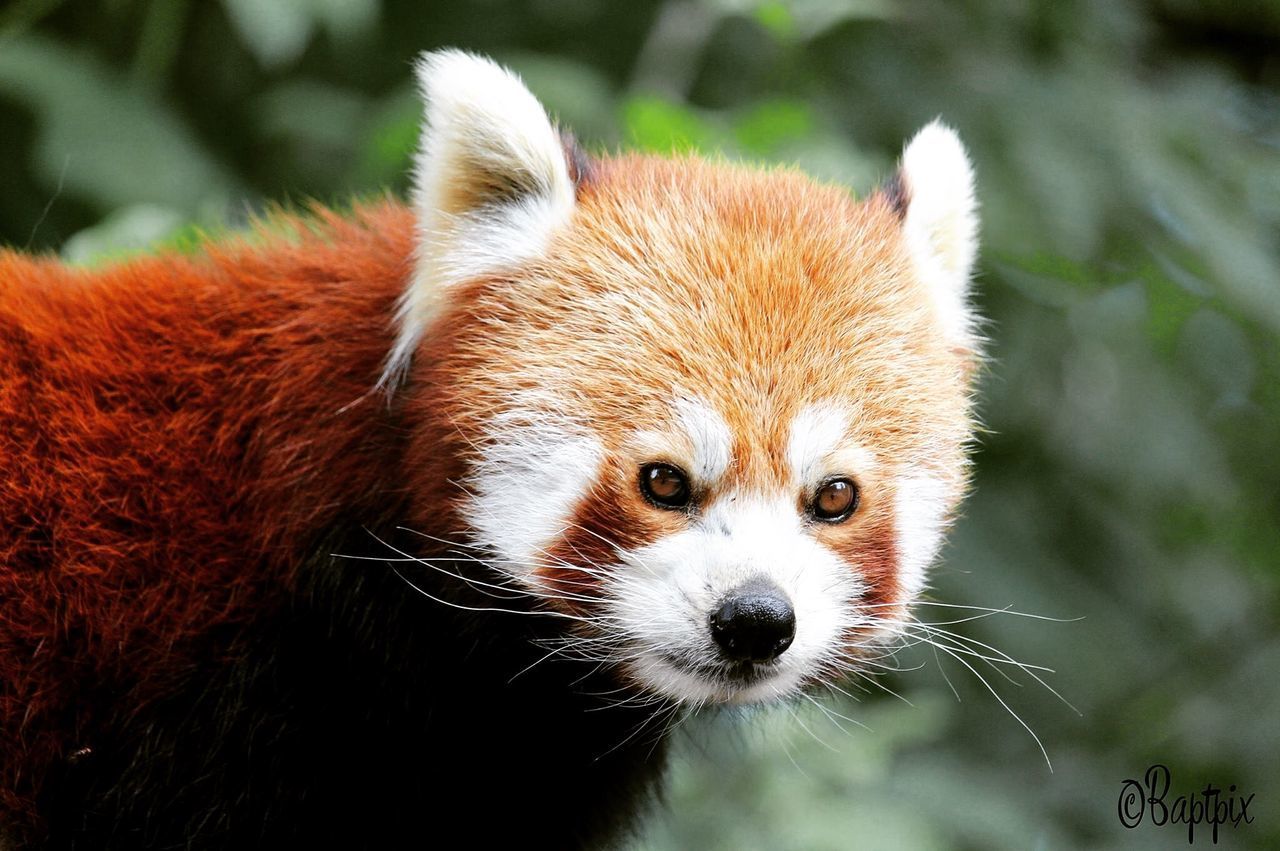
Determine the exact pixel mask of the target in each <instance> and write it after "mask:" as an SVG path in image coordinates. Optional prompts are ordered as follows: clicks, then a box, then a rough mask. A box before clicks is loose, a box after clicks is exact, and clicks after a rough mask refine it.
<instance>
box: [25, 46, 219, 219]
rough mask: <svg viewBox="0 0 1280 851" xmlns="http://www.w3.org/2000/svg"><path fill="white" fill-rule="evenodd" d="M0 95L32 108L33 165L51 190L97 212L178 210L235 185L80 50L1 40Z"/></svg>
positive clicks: (169, 119) (171, 121)
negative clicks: (35, 133) (35, 131)
mask: <svg viewBox="0 0 1280 851" xmlns="http://www.w3.org/2000/svg"><path fill="white" fill-rule="evenodd" d="M0 93H3V94H7V95H9V96H11V97H13V98H15V99H17V100H19V101H20V102H22V103H24V104H26V105H27V106H28V107H29V108H30V109H31V110H32V111H33V112H34V113H35V114H36V116H37V121H38V124H39V128H40V135H39V140H38V144H37V146H36V150H35V154H36V160H35V163H34V165H35V167H36V168H37V169H38V170H39V173H40V175H41V178H42V180H43V182H44V183H45V184H46V185H47V186H49V187H50V188H51V189H53V188H55V187H62V188H63V189H64V190H65V191H67V192H70V193H73V194H77V195H83V196H85V197H87V198H89V199H91V200H92V201H94V202H95V203H97V204H99V205H101V206H102V207H103V208H106V209H110V208H112V207H118V206H124V205H129V204H137V203H155V204H158V205H161V206H167V207H171V208H173V209H177V210H182V211H185V212H187V213H194V212H195V210H196V208H197V206H198V205H199V203H200V202H201V201H202V200H204V199H207V198H209V197H212V196H225V195H227V194H229V193H232V192H235V191H236V190H235V187H236V185H237V182H236V180H235V178H234V177H232V176H231V175H230V174H228V173H227V172H226V171H225V170H224V169H223V168H222V167H221V166H220V165H219V164H218V163H216V162H215V161H214V160H213V158H212V157H211V156H210V155H209V153H208V151H206V150H205V148H204V147H203V145H201V144H200V142H199V141H198V140H197V139H196V138H195V136H194V135H193V134H192V133H191V131H190V130H189V129H188V128H187V127H186V126H185V125H184V124H183V123H182V122H181V121H180V120H178V119H177V118H176V117H175V116H174V115H173V113H172V112H171V111H170V110H168V109H166V108H165V107H164V105H163V104H161V103H160V102H158V101H157V100H155V99H154V98H152V97H151V96H150V95H149V94H147V93H145V92H143V91H139V90H138V89H136V88H134V87H133V86H132V85H131V84H130V83H129V81H128V80H127V79H125V78H123V77H121V76H120V75H118V74H115V73H112V72H110V71H108V70H107V69H105V68H103V67H102V66H101V65H100V64H98V63H97V62H96V61H95V60H94V59H92V58H90V56H89V55H87V54H86V53H85V52H83V51H80V50H75V49H71V48H67V47H63V46H61V45H59V44H56V43H54V42H51V41H48V40H45V39H43V38H39V37H36V36H23V37H20V38H15V39H12V40H9V41H6V42H5V43H4V45H3V47H0Z"/></svg>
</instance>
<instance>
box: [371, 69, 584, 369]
mask: <svg viewBox="0 0 1280 851" xmlns="http://www.w3.org/2000/svg"><path fill="white" fill-rule="evenodd" d="M417 72H418V85H419V88H420V90H421V92H422V97H423V101H424V103H425V107H426V108H425V115H426V121H425V126H424V128H423V133H422V143H421V149H420V150H419V152H418V154H417V156H416V157H415V160H414V186H413V191H412V196H413V204H414V208H415V210H416V212H417V219H418V221H417V234H418V245H417V252H416V258H415V259H416V264H415V267H414V270H413V274H412V278H411V279H410V281H409V282H408V286H407V288H406V289H405V291H404V293H403V295H402V296H401V300H400V305H399V308H398V311H397V317H396V319H397V322H398V324H399V335H398V337H397V339H396V343H395V347H394V348H393V350H392V352H391V354H390V357H389V358H388V361H387V366H386V368H385V370H384V373H383V376H382V379H381V381H380V383H381V384H382V385H384V386H386V385H388V384H389V383H392V382H394V380H395V379H396V378H397V377H399V375H401V374H402V373H403V372H404V370H405V369H406V368H407V366H408V363H409V361H410V359H411V358H412V356H413V353H414V351H415V350H416V348H417V346H418V341H419V340H420V339H421V337H422V333H423V331H424V329H425V328H426V326H427V325H428V324H429V323H430V321H431V319H432V318H433V316H434V315H435V313H436V311H437V310H438V309H439V304H440V302H441V299H442V297H443V294H444V292H445V291H446V290H447V289H448V288H449V287H450V286H452V285H453V284H456V283H459V282H462V281H466V280H469V279H472V278H475V277H478V276H480V275H483V274H486V273H490V272H496V271H501V270H503V269H507V268H510V267H512V266H514V265H517V264H519V263H521V262H523V261H526V260H529V259H531V258H535V257H538V256H541V255H542V254H543V253H545V251H546V247H547V243H548V242H549V241H550V239H551V236H552V234H553V233H554V232H555V231H556V230H557V229H558V228H560V227H561V226H562V225H564V223H565V222H567V221H568V219H569V217H570V215H571V214H572V212H573V208H574V185H573V180H572V179H571V178H570V177H569V167H568V163H567V162H566V160H565V154H564V148H563V146H562V143H561V140H560V136H559V134H558V133H557V132H556V130H555V128H554V127H553V126H552V125H551V119H550V118H548V117H547V113H546V111H545V110H544V109H543V108H542V105H541V104H539V103H538V101H537V99H536V98H535V97H534V96H533V94H532V93H531V92H530V91H529V90H528V89H527V88H525V86H524V84H523V83H522V82H521V81H520V78H519V77H517V76H516V75H515V74H513V73H511V72H510V71H508V70H506V69H505V68H503V67H501V66H499V65H497V64H495V63H493V62H491V61H489V60H488V59H482V58H480V57H478V56H473V55H471V54H468V53H464V52H462V51H458V50H442V51H437V52H435V53H428V54H426V55H425V56H423V57H422V59H421V60H419V62H418V65H417ZM513 187H514V190H513Z"/></svg>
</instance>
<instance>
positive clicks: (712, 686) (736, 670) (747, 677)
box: [633, 653, 801, 705]
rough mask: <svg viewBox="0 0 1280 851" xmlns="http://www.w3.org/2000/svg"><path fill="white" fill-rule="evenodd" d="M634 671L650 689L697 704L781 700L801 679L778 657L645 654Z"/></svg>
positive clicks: (738, 703)
mask: <svg viewBox="0 0 1280 851" xmlns="http://www.w3.org/2000/svg"><path fill="white" fill-rule="evenodd" d="M633 675H634V677H635V678H636V679H637V680H638V681H639V682H640V684H641V685H642V686H643V687H644V688H646V689H647V690H649V691H653V692H657V693H658V694H661V695H662V696H663V697H667V698H672V699H675V700H678V701H681V702H684V703H691V704H696V705H705V704H712V705H714V704H737V705H740V704H749V703H762V702H766V701H772V700H778V699H779V698H782V697H785V696H787V695H789V694H791V693H792V692H793V691H794V690H795V688H796V686H797V685H798V684H799V682H800V681H801V678H800V677H799V676H798V675H797V674H796V672H795V671H793V670H791V669H790V668H788V667H787V666H784V665H782V664H779V663H778V662H776V661H775V662H713V661H705V662H698V661H691V660H689V659H686V658H680V657H677V656H675V655H674V654H669V653H654V654H645V655H643V656H642V657H641V658H640V659H639V660H637V662H636V663H635V664H634V665H633Z"/></svg>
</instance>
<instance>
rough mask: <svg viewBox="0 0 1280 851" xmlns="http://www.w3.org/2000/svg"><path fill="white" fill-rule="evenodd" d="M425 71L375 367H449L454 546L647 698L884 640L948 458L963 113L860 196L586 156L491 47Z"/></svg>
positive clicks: (797, 178) (959, 432)
mask: <svg viewBox="0 0 1280 851" xmlns="http://www.w3.org/2000/svg"><path fill="white" fill-rule="evenodd" d="M486 75H488V77H489V79H488V80H487V82H484V81H482V82H483V85H480V90H478V91H473V92H468V91H465V88H466V85H467V81H468V80H470V81H475V80H477V79H479V78H484V77H485V76H486ZM422 77H423V82H424V88H425V90H426V94H427V98H428V130H427V134H428V135H427V137H426V142H425V147H424V152H423V154H422V162H421V163H420V168H419V172H420V175H423V176H424V178H423V183H422V184H421V185H420V186H419V191H418V192H419V194H418V205H419V215H420V228H421V233H422V235H423V237H422V239H423V244H422V246H421V247H420V258H419V267H418V270H417V272H416V276H415V280H414V282H413V283H412V284H411V286H410V289H409V291H408V292H407V293H406V299H405V302H404V309H403V311H402V317H401V320H402V322H403V323H404V324H403V326H402V333H401V345H400V346H399V347H398V349H397V352H396V353H395V354H393V359H392V363H391V366H390V368H389V373H388V374H389V375H390V376H393V375H394V374H395V373H397V372H401V371H407V370H412V371H413V373H414V374H415V375H418V376H419V377H421V378H422V379H423V380H424V381H426V382H428V383H430V384H432V385H433V386H442V385H443V386H448V387H452V388H456V391H455V392H454V393H453V394H452V395H451V396H449V398H448V399H447V400H445V401H444V402H441V403H438V404H439V409H438V410H436V411H434V412H432V416H436V417H439V418H441V419H442V420H444V421H447V423H448V426H447V428H448V429H452V430H454V431H456V433H457V434H458V435H460V436H461V440H462V444H463V445H464V446H465V447H466V449H465V452H464V455H465V459H466V460H465V471H464V472H463V473H462V479H461V481H460V482H459V484H460V486H461V488H460V492H459V496H458V499H457V503H456V511H457V513H458V515H459V517H460V518H461V519H462V520H463V521H464V522H465V524H466V526H467V528H468V533H467V534H468V537H469V539H470V540H469V542H468V543H470V544H471V545H472V546H476V547H480V548H482V549H483V550H484V551H485V552H486V553H487V554H488V555H489V560H490V562H491V565H492V567H494V568H495V569H497V570H498V571H501V572H502V573H504V574H505V575H506V576H507V577H508V578H509V579H510V581H512V582H514V583H516V584H517V585H518V586H519V587H520V588H522V589H523V590H524V591H525V592H526V593H529V594H532V595H535V596H537V597H539V598H540V599H541V600H542V601H544V605H545V606H547V607H549V608H550V609H551V610H553V611H556V612H559V613H560V614H562V615H563V616H565V618H566V619H567V622H568V623H569V624H571V629H569V630H568V631H567V633H566V635H565V638H564V642H565V648H564V652H566V653H567V654H570V655H574V654H576V655H581V656H585V657H587V658H591V659H599V660H601V661H606V662H608V663H611V664H613V665H614V666H616V669H617V670H618V672H619V675H620V676H621V677H622V678H624V679H625V680H627V681H629V682H631V683H634V684H636V685H638V686H639V687H640V688H641V689H643V690H644V691H645V692H647V693H650V694H654V695H658V696H661V697H664V698H672V699H676V700H681V701H687V702H690V703H695V704H698V703H720V702H751V701H758V700H766V699H771V698H775V697H780V696H784V695H787V694H789V693H792V692H794V691H796V690H797V689H799V688H802V687H803V686H805V685H807V684H811V683H814V682H819V681H825V680H829V679H832V678H837V677H839V676H841V675H842V674H843V673H846V672H848V671H849V670H851V669H856V668H857V666H858V665H859V664H860V662H864V661H865V660H868V659H869V658H870V657H873V656H875V655H878V654H881V653H882V652H883V649H882V647H883V643H884V642H885V641H886V639H889V638H892V637H893V636H894V635H896V634H897V633H898V631H899V629H898V627H899V625H900V624H901V623H902V622H903V620H904V619H905V618H906V617H908V612H909V607H910V604H911V602H912V600H913V599H914V598H915V597H916V595H918V594H919V593H920V591H921V590H922V589H923V587H924V583H925V571H926V568H927V567H928V564H929V563H930V561H931V560H932V559H933V557H934V556H935V554H936V552H937V550H938V547H939V545H940V543H941V539H942V533H943V531H944V529H945V526H946V524H947V523H948V520H949V517H950V515H951V512H952V511H953V509H954V507H955V504H956V503H957V501H958V499H959V497H960V495H961V492H962V491H963V488H964V484H965V445H966V443H967V441H968V439H969V436H970V433H971V421H970V407H969V398H968V392H969V390H968V376H969V372H970V368H969V367H970V360H971V358H972V351H973V336H972V333H971V323H972V320H971V318H970V315H969V313H968V311H967V308H966V306H965V297H964V296H965V285H966V280H967V276H968V271H969V265H970V263H971V261H972V255H973V231H974V224H973V210H972V206H973V205H972V191H971V188H970V185H969V171H968V165H967V161H966V160H965V158H964V154H963V151H962V149H960V147H959V144H958V142H956V141H955V138H954V136H953V135H952V134H951V133H950V131H947V130H945V129H943V128H941V127H940V126H937V125H933V126H931V127H930V128H927V129H926V130H925V131H923V132H922V134H921V135H920V136H919V137H917V140H916V141H915V142H913V143H912V145H911V146H909V148H908V150H907V153H906V155H905V157H904V163H903V168H902V170H901V171H900V173H899V175H898V177H897V178H896V180H895V181H894V182H893V184H892V188H891V189H890V190H886V191H882V192H880V193H877V194H875V195H872V196H871V197H870V198H868V199H867V200H865V201H862V202H860V203H858V202H855V201H853V200H852V199H851V198H850V197H849V195H848V194H847V193H846V192H845V191H843V190H840V189H837V188H833V187H828V186H821V185H818V184H816V183H814V182H812V181H810V180H808V179H806V178H804V177H803V176H801V175H799V174H796V173H794V172H788V171H759V170H752V169H747V168H744V167H740V166H733V165H727V164H709V163H706V162H702V161H699V160H693V159H683V160H663V159H655V158H641V157H624V158H619V159H613V160H608V161H604V162H598V163H593V164H590V165H589V166H588V165H584V164H583V163H581V162H574V161H573V160H572V159H571V157H569V156H566V154H565V147H564V146H563V144H562V143H561V141H560V139H559V137H558V136H557V135H556V134H555V131H554V130H552V129H551V127H550V124H549V123H548V122H547V120H546V117H545V115H544V114H543V113H542V112H541V109H540V108H539V107H537V105H536V101H533V100H532V97H531V96H529V95H528V93H527V92H526V91H524V89H523V87H520V86H519V84H518V81H515V80H514V78H512V77H510V76H509V75H507V74H506V73H505V72H502V71H501V70H500V69H497V68H496V66H492V65H489V64H488V63H483V62H482V61H481V60H476V59H473V58H471V57H466V56H465V55H462V54H443V55H441V54H437V55H435V56H434V57H433V58H431V59H429V60H428V61H427V63H426V64H425V65H424V68H423V71H422ZM459 87H461V88H463V89H464V91H461V92H459V91H458V88H459ZM446 88H448V91H449V94H448V96H447V97H446V96H444V95H439V94H438V93H439V92H441V91H444V90H445V89H446ZM441 98H444V101H443V103H441ZM450 99H452V100H450ZM459 104H461V106H460V105H459ZM433 105H434V106H435V111H434V113H433ZM511 116H515V118H512V119H511V120H508V118H509V117H511ZM433 133H434V134H435V140H436V141H435V142H433V141H432V138H433V137H432V134H433ZM468 134H472V135H468ZM424 340H425V342H423V341H424ZM415 354H416V356H417V360H413V365H412V366H406V364H407V363H408V362H409V361H410V360H412V356H414V355H415ZM388 380H389V381H390V380H392V379H390V378H389V379H388ZM423 451H429V448H426V447H424V449H423ZM423 510H424V511H430V510H431V508H430V507H427V506H424V508H423Z"/></svg>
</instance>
